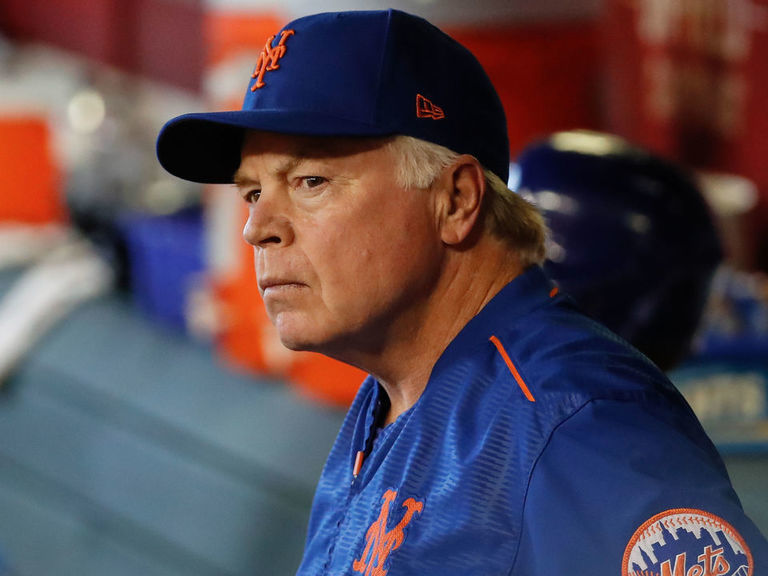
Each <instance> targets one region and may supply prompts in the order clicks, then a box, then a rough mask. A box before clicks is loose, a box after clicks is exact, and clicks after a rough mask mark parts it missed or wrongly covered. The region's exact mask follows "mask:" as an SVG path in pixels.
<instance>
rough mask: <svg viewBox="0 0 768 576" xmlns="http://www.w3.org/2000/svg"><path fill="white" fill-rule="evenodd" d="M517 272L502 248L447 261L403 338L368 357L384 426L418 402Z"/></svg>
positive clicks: (518, 268)
mask: <svg viewBox="0 0 768 576" xmlns="http://www.w3.org/2000/svg"><path fill="white" fill-rule="evenodd" d="M479 255H480V252H479V251H478V256H479ZM521 271H522V269H521V266H520V265H519V263H518V262H517V261H516V259H514V258H513V257H512V256H510V253H509V251H508V250H507V249H506V248H499V249H491V250H486V251H483V256H482V258H480V257H471V255H468V254H459V255H456V257H455V258H453V261H452V262H449V263H448V265H447V266H446V270H445V274H443V275H442V277H441V279H440V281H439V282H438V285H437V288H436V290H435V291H434V292H433V293H432V295H431V296H430V298H429V301H428V302H427V303H426V306H425V307H424V310H423V313H422V314H421V315H420V317H419V318H417V319H416V321H414V320H413V319H410V321H411V325H410V326H407V327H403V328H404V330H401V331H400V332H399V333H400V334H407V337H398V338H395V339H393V340H392V341H391V343H390V344H389V345H388V346H387V347H386V348H385V349H384V350H382V351H381V353H380V354H378V355H377V356H376V357H375V358H371V359H370V360H371V361H370V364H369V367H368V368H367V371H368V372H370V373H371V374H373V375H374V376H375V377H376V378H377V380H378V381H379V383H380V384H381V385H382V387H383V388H384V390H385V391H386V393H387V395H388V397H389V401H390V409H389V413H388V415H387V418H386V421H385V424H388V423H391V422H394V421H395V420H396V419H397V417H398V416H399V415H400V414H402V413H403V412H405V411H407V410H408V409H409V408H410V407H411V406H413V405H414V404H415V403H416V402H417V401H418V399H419V398H420V397H421V394H422V392H423V391H424V389H425V388H426V386H427V382H428V381H429V377H430V375H431V372H432V368H433V366H434V365H435V363H436V362H437V360H438V359H439V358H440V356H441V355H442V353H443V351H444V350H445V349H446V348H447V347H448V345H449V344H450V343H451V342H452V341H453V339H454V338H455V337H456V336H457V335H458V334H459V332H461V330H462V329H463V328H464V326H466V325H467V323H468V322H469V321H470V320H471V319H472V318H474V317H475V316H476V315H477V314H478V313H479V312H480V310H482V309H483V308H484V307H485V305H486V304H487V303H488V302H489V301H490V300H491V299H492V298H493V297H494V296H496V294H497V293H498V292H499V291H500V290H501V289H502V288H503V287H504V286H505V285H506V284H508V283H509V282H510V281H511V280H512V279H513V278H515V277H516V276H518V275H519V274H520V273H521Z"/></svg>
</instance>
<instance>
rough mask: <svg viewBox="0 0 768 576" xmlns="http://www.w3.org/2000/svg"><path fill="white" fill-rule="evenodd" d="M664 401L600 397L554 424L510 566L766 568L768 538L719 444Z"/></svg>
mask: <svg viewBox="0 0 768 576" xmlns="http://www.w3.org/2000/svg"><path fill="white" fill-rule="evenodd" d="M661 412H662V413H661V414H660V411H659V408H658V407H657V406H653V405H646V404H642V403H638V402H624V401H616V400H593V401H591V402H590V403H588V404H586V405H585V406H584V407H582V408H581V409H580V410H579V411H578V412H576V413H575V414H574V415H572V416H571V417H570V418H569V419H567V420H566V421H564V422H563V423H561V424H560V426H558V427H557V428H556V429H555V430H554V431H553V432H552V435H551V437H550V439H549V442H548V443H547V445H546V447H545V448H544V450H543V451H542V453H541V454H540V456H539V459H538V461H537V462H536V464H535V465H534V467H533V470H532V472H531V476H530V478H529V484H528V490H527V496H526V501H525V506H524V511H523V522H522V534H521V537H520V547H519V549H518V553H517V556H516V559H515V563H514V568H513V570H512V571H511V572H510V574H513V575H521V576H522V575H527V576H539V575H541V576H543V575H549V574H589V575H590V576H602V575H605V576H609V575H610V576H616V575H618V574H621V575H622V576H628V575H632V576H636V575H649V576H691V575H700V576H703V575H705V574H708V575H714V574H721V575H730V574H733V575H738V576H751V575H755V574H757V575H760V574H768V543H766V540H765V537H764V536H763V535H762V534H761V533H760V532H759V530H758V529H757V528H756V526H755V525H754V523H753V522H752V521H751V520H750V519H749V518H748V517H747V516H746V515H745V513H744V512H743V510H742V508H741V504H740V502H739V500H738V497H737V496H736V494H735V492H734V491H733V489H732V487H731V484H730V481H729V479H728V476H727V473H726V472H725V467H724V465H723V464H722V461H721V459H720V457H719V456H718V455H717V453H716V451H715V450H714V448H713V447H712V445H711V443H710V442H709V441H708V440H707V439H706V437H704V436H703V434H702V433H701V431H700V429H698V427H697V426H696V425H693V426H691V425H690V423H689V422H687V419H686V418H685V417H684V415H676V414H674V413H672V416H669V415H668V414H665V413H664V411H663V410H662V411H661ZM676 419H678V421H676ZM680 419H681V420H682V421H679V420H680ZM694 424H695V423H694ZM697 566H698V567H697Z"/></svg>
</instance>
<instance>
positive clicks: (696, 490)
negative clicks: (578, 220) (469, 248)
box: [298, 267, 768, 576]
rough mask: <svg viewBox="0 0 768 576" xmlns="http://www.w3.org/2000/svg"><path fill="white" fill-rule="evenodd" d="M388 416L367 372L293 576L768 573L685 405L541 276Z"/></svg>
mask: <svg viewBox="0 0 768 576" xmlns="http://www.w3.org/2000/svg"><path fill="white" fill-rule="evenodd" d="M385 410H386V396H385V394H384V392H383V390H382V389H381V387H380V386H379V384H378V383H377V382H376V381H375V380H374V379H373V378H370V377H369V378H368V379H367V380H366V381H365V382H364V383H363V385H362V386H361V389H360V391H359V393H358V395H357V397H356V399H355V401H354V403H353V405H352V407H351V409H350V411H349V413H348V415H347V417H346V419H345V421H344V424H343V426H342V429H341V431H340V433H339V436H338V438H337V440H336V443H335V444H334V447H333V449H332V451H331V453H330V456H329V458H328V461H327V463H326V466H325V468H324V470H323V473H322V476H321V479H320V482H319V484H318V488H317V492H316V495H315V500H314V504H313V510H312V515H311V518H310V523H309V530H308V535H307V542H306V549H305V553H304V559H303V561H302V564H301V567H300V568H299V572H298V573H299V575H300V576H319V575H326V574H327V575H334V576H338V575H349V576H355V575H361V574H362V575H364V576H385V575H387V574H389V575H391V576H417V575H418V576H425V575H426V576H430V575H433V574H434V575H441V576H453V575H456V576H472V575H482V576H492V575H520V576H537V575H545V576H551V575H556V574H589V575H590V576H601V575H605V576H617V575H621V576H628V575H633V576H636V575H646V576H714V575H738V576H749V575H754V574H757V575H758V576H759V575H762V574H768V544H767V543H766V540H765V538H764V537H763V536H762V535H761V534H760V533H759V531H758V530H757V528H756V527H755V526H754V524H753V523H752V522H751V521H750V520H749V519H748V518H747V517H746V516H745V514H744V512H743V510H742V508H741V505H740V503H739V500H738V498H737V496H736V494H735V493H734V491H733V489H732V487H731V484H730V481H729V479H728V475H727V473H726V470H725V467H724V465H723V463H722V460H721V459H720V457H719V455H718V453H717V451H716V449H715V448H714V446H713V445H712V443H711V441H710V440H709V439H708V437H707V436H706V434H705V433H704V432H703V431H702V429H701V426H700V425H699V423H698V421H697V419H696V417H695V416H694V415H693V413H692V412H691V410H690V408H689V406H688V405H687V403H686V402H685V401H684V400H683V398H682V397H681V396H680V394H679V393H678V392H677V391H676V389H675V388H674V387H673V386H672V384H671V383H670V382H669V381H668V380H667V378H666V377H665V376H664V375H663V374H662V373H661V372H660V371H659V370H658V369H657V368H656V367H654V366H653V364H652V363H651V362H649V361H648V360H647V359H646V358H645V357H644V356H642V355H641V354H639V353H638V352H637V351H635V350H634V349H633V348H632V347H630V346H629V345H628V344H626V343H625V342H624V341H622V340H620V339H619V338H618V337H616V336H615V335H613V334H612V333H611V332H609V331H608V330H607V329H605V328H603V327H602V326H601V325H599V324H596V323H594V322H592V321H591V320H589V319H587V318H586V317H585V316H583V315H581V314H580V313H579V312H578V311H576V310H575V309H574V307H573V306H572V304H571V302H570V300H569V299H568V298H567V297H564V296H562V295H559V294H557V291H556V289H555V288H554V286H553V285H552V284H551V282H550V280H549V279H548V278H547V277H546V276H545V275H544V273H543V272H542V271H541V269H540V268H537V267H534V268H532V269H529V270H528V271H526V272H525V273H524V274H523V275H521V276H519V277H517V278H516V279H515V280H513V281H512V282H511V283H510V284H508V285H507V286H506V287H505V288H504V289H503V290H502V291H501V292H500V293H499V294H498V295H497V296H496V297H495V298H494V299H493V300H492V301H491V302H490V303H489V304H488V305H487V306H486V307H485V308H484V309H483V310H482V311H481V312H480V314H478V315H477V316H476V317H475V318H473V319H472V320H471V321H470V322H469V323H468V324H467V326H465V328H464V329H463V330H462V332H461V333H460V334H459V335H458V336H457V337H456V338H455V339H454V341H453V342H452V343H451V344H450V345H449V346H448V348H447V349H446V350H445V352H444V353H443V354H442V356H441V357H440V359H439V360H438V362H437V363H436V365H435V366H434V368H433V371H432V374H431V376H430V379H429V382H428V384H427V387H426V388H425V390H424V392H423V394H422V396H421V397H420V399H419V400H418V402H417V403H416V404H415V405H414V406H413V407H412V408H411V409H410V410H408V411H407V412H405V413H403V414H402V415H400V417H399V418H398V419H397V420H396V421H395V422H394V423H392V424H390V425H389V426H387V427H385V428H383V429H378V427H377V421H378V420H379V419H380V417H381V415H382V413H383V412H384V411H385ZM354 472H358V474H357V475H355V474H354Z"/></svg>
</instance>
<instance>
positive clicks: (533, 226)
mask: <svg viewBox="0 0 768 576" xmlns="http://www.w3.org/2000/svg"><path fill="white" fill-rule="evenodd" d="M387 146H389V148H390V150H391V151H392V152H393V153H394V155H395V158H397V165H396V171H397V173H396V178H397V182H398V184H399V185H400V186H403V187H404V188H429V187H430V186H432V184H433V183H434V181H435V179H436V178H437V177H438V175H439V174H440V172H442V171H443V170H444V169H445V168H447V167H448V166H450V165H451V164H453V163H454V162H455V161H456V159H457V158H458V157H459V156H460V154H458V153H456V152H454V151H453V150H449V149H448V148H445V147H443V146H440V145H438V144H433V143H432V142H426V141H424V140H419V139H417V138H413V137H411V136H395V137H393V138H392V139H391V140H390V141H389V142H388V144H387ZM483 173H484V175H485V181H486V186H487V189H486V195H485V199H484V202H483V213H484V216H483V218H484V224H485V226H486V227H487V228H488V230H489V231H490V232H491V234H493V235H494V236H496V237H498V238H501V239H503V240H505V241H507V242H508V243H509V245H510V246H511V247H512V248H514V249H515V251H517V253H518V256H519V257H520V261H521V264H522V265H523V266H528V265H530V264H541V263H543V262H544V258H545V255H546V247H545V246H546V245H545V242H546V234H547V233H546V225H545V224H544V219H543V217H542V215H541V213H540V212H539V210H538V209H537V208H536V207H535V206H534V205H533V204H531V203H530V202H529V201H528V200H526V199H525V198H523V197H521V196H520V195H518V194H516V193H515V192H513V191H512V190H510V189H509V187H507V185H506V183H504V182H503V181H502V180H501V178H499V177H498V176H497V175H496V174H494V173H493V172H491V171H490V170H487V169H484V170H483Z"/></svg>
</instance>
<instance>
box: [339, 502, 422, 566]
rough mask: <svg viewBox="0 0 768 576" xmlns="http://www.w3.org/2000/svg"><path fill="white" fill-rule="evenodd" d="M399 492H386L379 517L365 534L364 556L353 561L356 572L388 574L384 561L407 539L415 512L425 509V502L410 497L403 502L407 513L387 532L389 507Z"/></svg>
mask: <svg viewBox="0 0 768 576" xmlns="http://www.w3.org/2000/svg"><path fill="white" fill-rule="evenodd" d="M396 496H397V492H395V491H394V490H387V491H386V492H385V493H384V496H383V500H384V503H383V504H382V505H381V512H380V513H379V517H378V518H377V519H376V520H375V521H374V522H373V524H371V526H370V528H368V531H367V532H366V534H365V550H363V554H362V556H360V558H359V559H357V560H355V561H354V562H353V563H352V568H353V569H354V571H355V572H362V573H364V574H365V576H386V574H387V569H385V568H384V563H385V562H386V561H387V559H388V558H389V555H390V554H391V553H392V552H394V551H395V550H397V549H398V548H399V547H400V545H401V544H402V543H403V541H404V540H405V533H404V529H405V527H406V526H407V525H408V524H409V523H410V521H411V519H412V518H413V516H414V514H417V513H419V514H421V511H422V510H423V509H424V503H423V502H419V501H417V500H414V499H413V498H408V499H407V500H406V501H405V502H403V508H405V514H404V515H403V518H402V519H401V520H400V522H398V523H397V526H395V527H394V528H392V530H390V531H389V532H387V520H388V519H389V508H390V505H391V504H392V502H394V500H395V497H396Z"/></svg>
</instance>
